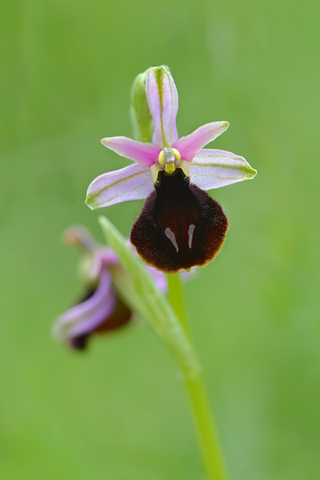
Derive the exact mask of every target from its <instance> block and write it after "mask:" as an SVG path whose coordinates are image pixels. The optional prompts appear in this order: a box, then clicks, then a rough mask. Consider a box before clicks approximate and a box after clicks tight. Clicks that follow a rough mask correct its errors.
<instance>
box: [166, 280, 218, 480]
mask: <svg viewBox="0 0 320 480" xmlns="http://www.w3.org/2000/svg"><path fill="white" fill-rule="evenodd" d="M167 278H168V285H169V293H168V296H169V300H170V303H171V305H172V307H173V309H174V311H175V313H176V314H177V316H178V318H179V320H180V322H181V325H182V326H183V328H184V329H185V331H186V333H187V335H188V337H189V339H190V334H189V330H188V326H187V317H186V310H185V306H184V298H183V291H182V285H181V281H180V277H179V275H168V276H167ZM190 341H191V340H190ZM183 373H184V372H183ZM184 382H185V386H186V390H187V393H188V397H189V401H190V406H191V409H192V413H193V418H194V423H195V427H196V431H197V436H198V441H199V446H200V450H201V453H202V457H203V461H204V465H205V468H206V472H207V478H208V480H227V474H226V471H225V467H224V462H223V459H222V454H221V450H220V446H219V440H218V435H217V431H216V428H215V423H214V420H213V416H212V413H211V410H210V405H209V401H208V397H207V393H206V390H205V386H204V383H203V379H202V375H201V372H200V371H199V372H198V373H197V374H195V375H194V376H192V377H190V375H184Z"/></svg>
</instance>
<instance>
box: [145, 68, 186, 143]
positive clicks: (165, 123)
mask: <svg viewBox="0 0 320 480" xmlns="http://www.w3.org/2000/svg"><path fill="white" fill-rule="evenodd" d="M146 94H147V99H148V104H149V109H150V112H151V115H152V118H153V124H154V133H153V142H154V143H156V144H157V145H159V147H161V149H163V148H164V147H171V145H172V144H173V142H175V140H177V138H178V134H177V127H176V117H177V112H178V92H177V88H176V86H175V83H174V81H173V78H172V76H171V74H170V72H169V71H168V70H167V69H166V68H164V67H154V68H150V69H149V70H148V72H147V76H146Z"/></svg>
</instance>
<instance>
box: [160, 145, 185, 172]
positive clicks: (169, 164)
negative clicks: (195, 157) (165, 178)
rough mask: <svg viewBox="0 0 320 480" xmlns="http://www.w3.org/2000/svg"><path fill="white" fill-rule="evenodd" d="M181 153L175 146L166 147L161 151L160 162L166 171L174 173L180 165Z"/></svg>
mask: <svg viewBox="0 0 320 480" xmlns="http://www.w3.org/2000/svg"><path fill="white" fill-rule="evenodd" d="M180 158H181V156H180V153H179V152H178V150H176V149H175V148H170V147H166V148H164V149H163V150H161V152H160V153H159V158H158V162H159V163H160V165H163V166H164V170H165V172H166V173H169V174H170V173H173V172H174V171H175V169H176V168H177V167H179V166H180V163H181V162H180Z"/></svg>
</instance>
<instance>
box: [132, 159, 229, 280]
mask: <svg viewBox="0 0 320 480" xmlns="http://www.w3.org/2000/svg"><path fill="white" fill-rule="evenodd" d="M158 179H159V182H158V184H157V185H155V189H154V191H153V192H152V193H151V194H150V195H149V197H148V198H147V199H146V201H145V204H144V206H143V208H142V211H141V213H140V215H139V217H138V219H137V220H136V222H135V223H134V225H133V227H132V230H131V236H130V240H131V243H132V244H133V245H134V246H135V247H136V249H137V252H138V254H139V255H140V256H141V257H142V259H143V260H144V261H145V262H146V263H147V264H149V265H151V266H153V267H155V268H157V269H158V270H162V271H163V272H166V273H176V272H178V271H179V270H181V269H186V270H188V269H190V268H191V267H193V266H204V265H206V264H207V263H208V262H210V261H212V260H213V259H214V258H215V256H216V255H217V254H218V253H219V251H220V249H221V248H222V245H223V242H224V239H225V235H226V233H227V230H228V227H229V224H228V219H227V217H226V216H225V214H224V213H223V211H222V208H221V207H220V205H219V204H218V202H216V201H215V200H213V198H211V197H210V196H209V195H208V194H207V193H206V192H204V191H203V190H201V189H200V188H198V187H196V186H195V185H192V184H190V182H189V178H188V177H186V176H185V174H184V172H183V171H182V170H181V169H180V168H177V170H176V171H175V172H174V173H173V174H166V173H165V172H160V173H159V176H158Z"/></svg>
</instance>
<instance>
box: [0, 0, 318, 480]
mask: <svg viewBox="0 0 320 480" xmlns="http://www.w3.org/2000/svg"><path fill="white" fill-rule="evenodd" d="M318 13H319V5H318V3H317V2H316V1H315V0H306V1H305V2H304V4H303V5H301V4H300V3H299V2H289V1H288V0H283V1H281V2H279V1H278V0H269V1H268V2H258V3H257V2H253V1H252V0H243V1H242V2H237V1H236V0H231V1H230V2H220V3H218V2H213V1H197V2H195V1H193V0H162V1H161V2H145V1H143V0H136V1H135V2H127V1H123V0H119V1H118V2H111V1H108V0H107V1H104V2H103V1H101V0H91V1H90V2H77V1H75V0H63V1H62V0H46V1H44V2H40V1H39V0H29V1H28V2H25V1H20V0H16V1H15V2H9V1H5V2H4V3H3V5H2V13H1V19H0V25H1V27H0V32H1V41H0V52H1V53H0V55H1V71H0V79H1V93H0V111H1V117H0V122H1V125H0V132H1V134H0V135H1V146H0V148H1V159H0V248H1V278H2V280H1V293H0V296H1V322H0V342H1V354H0V355H1V363H0V371H1V395H0V411H1V420H0V477H1V478H3V479H5V480H29V479H30V480H31V479H32V480H42V479H43V478H46V479H48V480H51V479H52V480H53V479H57V478H59V479H61V480H67V479H68V480H87V479H88V478H90V479H92V480H102V479H103V480H104V479H106V478H107V479H119V480H136V479H146V480H160V479H164V478H165V479H166V480H176V479H186V480H188V479H190V480H201V479H204V474H203V471H202V464H201V460H200V457H199V454H198V450H197V444H196V440H195V437H194V432H193V429H192V424H191V419H190V414H189V410H188V405H187V402H186V399H185V396H184V392H183V385H182V384H181V383H180V382H179V380H177V378H176V372H175V367H174V364H173V361H172V359H171V358H170V356H169V354H168V353H167V352H166V351H165V349H164V347H163V346H162V345H161V344H160V343H159V341H158V340H157V338H156V337H155V335H154V334H153V332H152V331H150V330H149V328H148V327H147V326H145V325H140V326H138V327H136V328H128V329H125V330H123V331H121V332H120V333H119V334H114V335H110V336H108V337H102V336H100V337H99V338H93V339H92V342H91V344H90V345H89V347H90V348H89V350H88V351H87V352H85V353H83V354H78V353H77V352H71V351H69V350H68V348H67V347H66V346H65V345H63V344H60V343H57V342H55V341H53V340H52V338H51V336H50V328H51V325H52V322H53V319H54V318H55V317H56V316H57V315H58V314H60V313H62V312H63V311H64V310H66V308H67V307H69V306H70V304H71V303H72V302H73V301H74V300H75V299H77V298H78V297H79V295H81V293H82V286H81V283H80V281H79V280H78V278H77V277H76V270H77V261H78V258H79V255H78V252H76V251H73V250H72V249H68V248H67V247H66V246H64V245H63V244H62V241H61V233H62V232H63V230H64V229H65V228H66V227H68V226H69V225H71V224H74V223H83V224H84V225H86V226H87V227H89V228H90V229H91V230H92V232H93V233H94V234H95V236H96V237H97V239H99V240H101V241H102V234H101V231H100V229H99V226H98V223H97V217H98V216H99V215H100V214H101V213H103V214H105V215H107V216H108V217H109V218H110V219H111V221H113V222H114V223H115V224H116V225H117V227H118V228H119V229H120V230H121V232H122V233H123V234H124V235H126V236H127V235H129V232H130V228H131V225H132V223H133V221H134V220H135V218H136V217H137V215H138V212H139V210H140V208H141V205H142V202H128V203H127V204H119V205H115V206H112V207H110V208H108V209H104V210H102V211H101V210H100V211H96V212H91V211H90V210H89V209H88V208H87V207H86V206H85V205H84V198H85V193H86V188H87V186H88V185H89V183H90V182H91V181H92V180H93V179H94V178H95V177H96V176H97V175H99V174H101V173H104V172H105V171H108V170H113V169H116V168H119V167H123V166H125V165H126V164H127V161H126V160H125V159H123V158H121V157H119V156H117V155H116V154H114V153H113V152H110V151H108V150H107V149H106V148H104V147H103V146H102V145H101V144H100V139H101V138H103V137H104V136H112V135H127V136H131V126H130V122H129V115H128V108H129V93H130V87H131V84H132V82H133V80H134V78H135V76H136V75H137V74H138V73H140V72H142V71H144V70H145V69H147V68H148V67H150V66H154V65H160V64H166V65H168V66H169V67H170V68H171V72H172V74H173V77H174V79H175V82H176V85H177V87H178V92H179V101H180V108H179V113H178V119H177V125H178V131H179V133H180V135H186V134H188V133H190V132H191V131H192V130H193V129H195V128H197V127H198V126H200V125H202V124H204V123H206V122H211V121H217V120H228V121H229V122H230V124H231V126H230V128H229V130H228V131H227V132H226V133H224V134H223V135H222V136H221V137H219V138H218V139H217V140H216V141H215V142H214V148H221V149H225V150H230V151H233V152H235V153H237V154H239V155H243V156H244V157H245V158H246V159H247V160H248V161H249V163H250V164H251V165H252V166H253V167H254V168H256V169H257V170H258V176H257V177H256V178H255V179H254V180H253V181H248V182H245V183H240V184H236V185H232V186H230V187H228V188H223V189H220V190H217V191H215V192H213V194H214V196H215V198H216V199H217V200H218V201H219V202H220V203H221V204H222V206H223V208H224V211H225V213H226V215H227V216H228V218H229V220H230V224H231V229H230V231H229V233H228V235H227V240H226V243H225V246H224V248H223V250H222V252H221V254H220V255H219V256H218V258H217V259H216V261H215V262H213V263H212V264H210V265H209V266H207V267H206V268H205V269H201V270H200V271H199V273H198V275H197V276H196V278H194V279H193V280H192V281H190V282H189V283H188V284H187V285H186V286H185V290H186V299H187V305H188V312H189V319H190V324H191V329H192V333H193V336H194V339H195V343H196V346H197V350H198V352H199V356H200V359H201V361H202V363H203V365H204V374H205V378H206V382H207V385H208V390H209V396H210V401H211V403H212V406H213V408H214V410H215V414H216V417H217V423H218V427H219V431H220V435H221V440H222V445H223V449H224V452H225V458H226V462H227V465H228V469H229V471H230V478H231V480H233V479H234V480H236V479H237V480H271V479H272V480H274V479H277V480H298V479H299V480H300V479H302V478H303V479H312V480H313V479H316V478H320V464H319V442H320V416H319V400H320V381H319V378H320V354H319V334H320V329H319V298H318V297H319V263H318V260H319V233H320V229H319V222H318V205H319V200H318V191H319V187H318V182H319V173H320V171H319V170H320V168H319V165H320V161H319V154H318V145H317V143H318V137H319V133H318V131H319V110H320V108H319V107H320V101H319V73H320V67H319V28H318V23H319V22H318Z"/></svg>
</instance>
